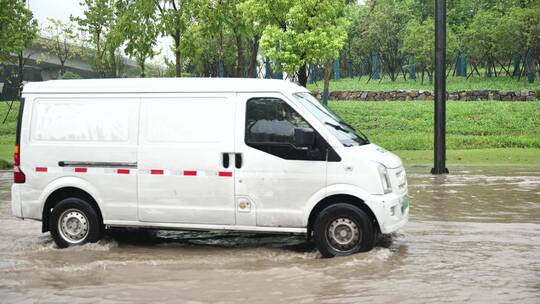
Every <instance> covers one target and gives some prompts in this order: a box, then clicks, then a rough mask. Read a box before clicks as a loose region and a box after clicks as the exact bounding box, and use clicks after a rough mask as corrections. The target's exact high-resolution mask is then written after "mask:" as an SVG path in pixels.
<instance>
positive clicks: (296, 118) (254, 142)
mask: <svg viewBox="0 0 540 304" xmlns="http://www.w3.org/2000/svg"><path fill="white" fill-rule="evenodd" d="M298 128H305V129H311V126H310V125H309V124H308V123H307V121H305V120H304V118H303V117H302V116H300V114H298V112H296V111H295V110H294V109H293V108H291V106H289V105H288V104H287V103H286V102H284V101H283V100H281V99H279V98H272V97H259V98H252V99H250V100H248V101H247V104H246V129H245V142H246V144H247V145H248V146H250V147H252V148H255V149H258V150H261V151H264V152H266V153H269V154H272V155H275V156H277V157H281V158H284V159H292V160H324V159H325V151H324V148H323V147H324V144H325V141H324V140H323V139H322V138H320V136H316V140H315V144H314V145H313V147H310V148H304V149H302V148H299V147H296V146H295V134H294V133H295V129H298Z"/></svg>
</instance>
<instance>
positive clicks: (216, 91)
mask: <svg viewBox="0 0 540 304" xmlns="http://www.w3.org/2000/svg"><path fill="white" fill-rule="evenodd" d="M298 92H308V91H307V90H306V89H305V88H303V87H300V86H297V85H295V84H293V83H290V82H287V81H281V80H260V79H202V78H198V79H184V78H182V79H175V78H165V79H157V78H150V79H96V80H62V81H47V82H39V83H37V82H36V83H29V84H27V85H26V86H25V88H24V91H23V97H24V98H25V107H24V113H23V116H22V117H23V119H22V123H21V132H20V135H21V136H20V147H21V153H20V159H21V166H20V167H21V170H22V171H23V172H24V173H25V175H26V182H25V183H22V184H13V186H12V211H13V214H14V215H15V216H17V217H20V218H30V219H37V220H41V218H42V214H43V208H44V205H45V202H46V200H47V198H48V197H49V196H50V195H51V194H52V193H53V192H54V191H56V190H58V189H61V188H65V187H74V188H78V189H81V190H83V191H85V192H87V193H88V194H89V195H90V196H92V198H94V200H95V201H96V203H97V204H98V206H99V208H100V211H101V213H102V215H103V221H104V224H106V225H109V226H124V227H125V226H129V227H153V228H171V229H194V230H214V229H217V230H239V231H257V232H291V233H305V232H307V225H308V220H309V216H310V214H311V211H312V210H313V208H315V206H316V205H317V204H318V203H319V202H321V201H322V200H324V199H325V198H328V197H331V196H334V195H349V196H354V197H356V198H358V199H360V200H362V201H363V203H364V204H365V205H366V206H367V207H368V208H369V209H370V210H371V211H372V213H373V214H374V215H375V217H376V220H377V223H378V224H379V229H380V231H381V232H382V233H389V232H392V231H395V230H396V229H399V228H400V227H402V226H403V225H404V224H405V223H406V222H407V220H408V208H402V206H403V204H404V199H405V197H406V196H407V194H408V193H407V184H406V175H405V171H404V169H403V165H402V163H401V160H400V159H399V158H398V157H397V156H395V155H394V154H392V153H390V152H388V151H386V150H384V149H382V148H380V147H378V146H376V145H373V144H369V145H363V146H354V147H345V146H344V145H343V144H341V142H340V141H339V140H338V139H337V138H336V137H335V136H333V135H332V133H331V132H329V130H328V126H325V125H324V124H323V123H321V122H320V121H319V120H318V119H317V118H316V117H314V116H313V115H312V114H311V113H310V112H309V111H308V110H307V109H306V108H304V106H302V104H300V103H299V102H298V101H296V99H295V97H294V95H293V94H295V93H298ZM256 97H262V98H270V97H271V98H277V99H280V100H283V101H284V102H286V103H287V104H288V105H289V106H290V107H291V108H292V109H293V110H294V111H296V112H297V113H299V114H300V115H301V116H302V118H303V119H305V121H306V122H307V123H309V125H310V126H311V127H312V128H313V129H315V130H316V131H317V133H318V134H320V136H321V137H322V138H324V140H326V142H327V143H328V145H329V146H330V147H332V149H334V150H335V152H336V153H337V155H339V161H304V160H288V159H284V158H280V157H277V156H275V155H271V154H268V153H266V152H264V151H261V150H258V149H254V148H253V147H251V146H248V145H247V144H246V142H245V138H244V135H245V128H246V102H247V101H248V100H249V99H250V98H256ZM175 130H176V131H175ZM223 154H228V155H229V158H230V164H229V166H228V167H225V166H224V162H223ZM236 155H241V156H242V164H241V166H240V167H239V168H236V167H235V157H236ZM380 165H383V166H384V167H385V168H386V169H387V172H388V175H389V178H390V181H391V185H392V192H391V193H387V194H384V191H383V188H382V185H381V180H380V174H379V172H378V166H380Z"/></svg>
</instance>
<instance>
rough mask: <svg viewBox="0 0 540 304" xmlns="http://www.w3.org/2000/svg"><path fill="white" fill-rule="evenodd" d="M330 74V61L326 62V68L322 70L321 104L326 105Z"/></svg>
mask: <svg viewBox="0 0 540 304" xmlns="http://www.w3.org/2000/svg"><path fill="white" fill-rule="evenodd" d="M331 74H332V60H328V62H327V63H326V67H325V68H324V77H323V79H324V80H323V98H322V99H323V104H325V105H326V104H328V95H329V89H330V75H331Z"/></svg>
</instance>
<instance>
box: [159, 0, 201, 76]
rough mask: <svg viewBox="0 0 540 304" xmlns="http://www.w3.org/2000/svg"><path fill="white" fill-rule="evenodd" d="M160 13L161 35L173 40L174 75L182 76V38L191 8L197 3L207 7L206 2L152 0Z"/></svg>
mask: <svg viewBox="0 0 540 304" xmlns="http://www.w3.org/2000/svg"><path fill="white" fill-rule="evenodd" d="M153 1H157V2H155V4H156V6H157V8H158V10H159V13H160V30H161V33H162V34H164V35H166V36H169V37H171V38H172V39H173V46H172V47H171V49H172V51H173V53H174V59H175V75H176V77H180V76H182V60H181V57H180V56H181V48H182V38H183V36H184V34H185V32H186V30H187V28H188V25H189V24H190V22H191V20H192V16H191V14H192V11H191V9H192V7H193V6H194V5H195V4H197V3H198V5H200V6H205V5H207V4H208V3H207V1H208V0H202V1H198V2H197V3H195V2H193V0H153Z"/></svg>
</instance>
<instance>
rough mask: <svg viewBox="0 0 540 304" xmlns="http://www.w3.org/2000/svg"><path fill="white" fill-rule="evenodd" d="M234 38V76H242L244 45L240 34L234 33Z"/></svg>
mask: <svg viewBox="0 0 540 304" xmlns="http://www.w3.org/2000/svg"><path fill="white" fill-rule="evenodd" d="M235 39H236V77H244V45H243V44H242V36H240V34H239V33H236V34H235Z"/></svg>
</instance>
